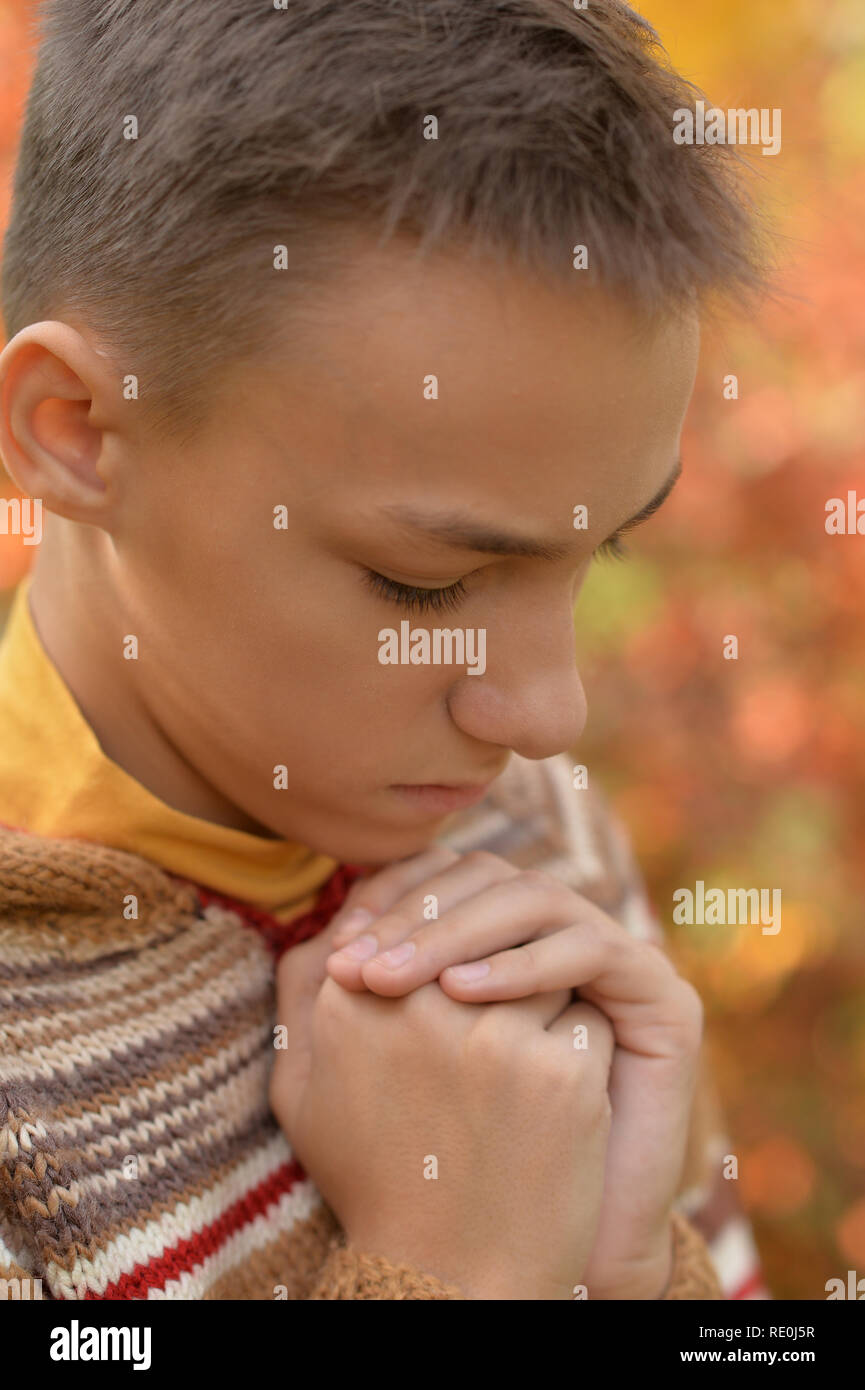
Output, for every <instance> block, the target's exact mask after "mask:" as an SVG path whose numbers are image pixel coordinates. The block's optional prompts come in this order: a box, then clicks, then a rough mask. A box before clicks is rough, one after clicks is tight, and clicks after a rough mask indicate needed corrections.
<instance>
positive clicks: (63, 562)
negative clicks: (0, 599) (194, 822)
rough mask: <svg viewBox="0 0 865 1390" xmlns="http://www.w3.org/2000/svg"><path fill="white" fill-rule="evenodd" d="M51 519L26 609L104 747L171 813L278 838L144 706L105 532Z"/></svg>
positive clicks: (132, 628)
mask: <svg viewBox="0 0 865 1390" xmlns="http://www.w3.org/2000/svg"><path fill="white" fill-rule="evenodd" d="M47 520H48V522H49V523H50V524H48V525H46V527H45V534H44V538H43V541H42V544H41V546H40V547H39V549H38V551H37V554H36V561H35V566H34V571H33V578H32V583H31V589H30V611H31V614H32V617H33V621H34V623H35V626H36V630H37V632H38V634H39V638H40V641H41V642H42V645H43V647H44V648H45V650H46V652H47V653H48V655H49V657H50V658H51V661H52V662H53V664H54V666H55V667H56V668H57V670H58V671H59V673H60V675H61V676H62V678H63V680H64V682H65V684H66V685H67V686H68V688H69V690H70V691H71V692H72V695H73V697H74V699H75V702H76V704H77V705H78V708H79V709H80V711H81V713H82V714H83V716H84V718H85V720H86V721H87V723H88V724H89V726H90V728H91V729H92V730H93V733H94V734H95V736H96V739H97V741H98V743H99V746H100V748H101V749H102V751H103V753H105V755H106V757H108V758H110V760H111V761H112V762H114V763H116V764H117V765H118V766H119V767H121V768H122V769H123V770H124V772H126V773H128V774H129V776H130V777H133V778H134V779H135V780H136V781H137V782H139V783H140V784H141V785H142V786H143V787H146V789H147V790H148V791H150V792H152V793H153V795H154V796H157V797H159V799H160V800H161V801H164V802H165V803H166V805H168V806H171V807H172V808H173V809H174V810H177V811H182V812H184V813H185V814H186V815H190V816H196V817H198V818H199V819H201V820H206V821H211V822H213V823H214V824H216V825H224V826H227V827H229V828H230V829H233V830H243V831H246V832H247V833H249V834H252V835H260V836H263V837H265V838H268V839H277V838H278V836H275V835H274V834H273V832H272V831H271V830H269V829H268V828H267V827H266V826H263V825H261V824H260V823H259V822H257V821H255V820H253V819H252V818H251V817H250V816H248V815H247V814H246V813H245V812H244V811H243V810H242V809H241V808H240V807H238V806H236V805H235V804H234V803H233V802H232V801H231V800H230V799H229V798H227V797H226V796H224V795H223V794H222V793H221V792H220V791H219V790H218V789H217V788H216V787H215V786H214V785H213V784H212V783H211V782H210V781H209V780H208V779H207V778H206V777H205V776H204V775H203V774H202V773H201V772H200V771H199V770H198V769H197V768H195V767H193V766H192V764H191V763H190V762H189V761H188V760H187V759H186V758H185V757H184V756H183V753H182V752H181V751H180V750H179V749H178V748H177V746H176V745H175V744H174V743H173V742H172V740H171V739H170V738H169V736H168V734H167V733H166V731H165V729H164V728H162V727H161V726H160V724H159V722H158V720H157V719H155V718H154V716H153V714H152V711H151V710H150V709H149V707H148V704H147V700H146V698H145V696H144V695H143V693H142V688H141V683H140V682H139V681H138V680H137V679H136V677H137V674H138V669H137V668H138V662H137V661H135V660H125V659H124V656H123V651H124V641H125V639H126V637H127V636H128V635H129V634H130V633H132V632H134V631H135V624H134V621H133V620H132V619H130V617H129V615H128V614H127V613H126V612H125V611H124V607H123V603H122V597H121V589H122V586H120V585H119V584H118V579H117V572H116V555H115V551H114V547H113V543H112V541H111V538H110V537H109V536H107V535H106V534H105V533H104V532H103V531H100V530H98V529H97V528H96V527H87V526H77V525H74V524H72V523H70V522H67V521H65V520H63V519H62V518H58V517H56V516H52V517H50V518H47Z"/></svg>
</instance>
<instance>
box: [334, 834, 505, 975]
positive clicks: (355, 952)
mask: <svg viewBox="0 0 865 1390" xmlns="http://www.w3.org/2000/svg"><path fill="white" fill-rule="evenodd" d="M518 875H519V870H518V869H516V868H514V866H513V865H512V864H509V863H508V862H507V860H504V859H500V858H499V856H498V855H494V854H485V853H482V852H481V853H477V854H466V855H462V856H460V857H458V858H457V860H456V862H454V863H452V864H450V865H449V866H447V867H446V868H444V869H443V870H442V872H441V873H438V874H433V875H432V876H425V877H424V878H422V879H417V880H416V882H415V883H414V884H413V885H412V887H411V889H410V890H409V891H408V892H406V893H405V894H404V895H403V896H402V897H400V898H399V899H397V900H396V901H395V902H394V903H393V905H392V906H391V907H390V908H389V909H388V910H387V911H386V912H384V913H383V914H382V915H381V916H380V917H378V918H377V919H376V920H375V922H374V923H370V924H369V927H368V929H367V930H365V931H363V932H361V933H360V935H359V936H356V937H355V939H354V940H353V941H351V942H350V943H349V944H348V945H347V946H345V947H343V948H341V949H340V951H339V952H338V953H337V954H336V955H334V956H333V957H332V959H330V960H329V961H328V965H327V969H328V973H329V974H330V975H331V976H332V977H333V978H334V979H335V980H337V981H338V983H339V984H341V985H342V986H343V987H344V988H345V989H353V990H357V989H366V988H368V987H372V988H373V989H375V986H374V985H371V984H370V981H367V980H366V978H365V975H364V973H363V970H362V964H363V961H364V959H369V958H370V957H371V956H379V957H380V956H382V955H384V954H385V953H387V952H392V951H394V950H396V949H397V948H399V947H405V945H406V943H407V942H408V941H409V940H410V939H413V938H414V937H415V936H416V935H417V934H418V933H420V932H423V934H424V940H426V939H427V938H428V937H437V936H439V935H440V934H441V933H442V931H444V930H447V928H446V927H444V926H443V922H442V917H443V915H444V914H447V913H448V912H450V911H451V909H452V908H453V907H455V906H456V905H457V904H458V903H462V902H465V901H467V900H469V899H473V898H474V897H475V896H476V895H477V894H478V893H479V892H481V891H482V890H483V889H485V888H486V887H488V886H489V884H490V883H493V882H499V883H501V882H507V881H508V880H510V879H512V878H515V877H518ZM430 900H432V903H433V904H434V906H435V911H436V914H437V916H436V917H435V918H434V919H433V920H432V921H430V922H427V921H426V919H425V917H424V913H425V911H426V910H427V905H428V904H429V902H430ZM362 952H365V954H362ZM394 960H395V957H393V956H391V955H387V956H386V959H385V963H384V965H383V966H382V967H381V969H382V971H387V970H388V967H389V964H390V963H392V962H393V961H394ZM437 974H438V971H435V970H429V971H428V972H427V974H426V976H425V978H424V979H420V978H418V979H417V981H416V984H418V985H419V984H421V983H424V984H427V983H429V982H430V981H432V980H434V979H435V978H436V976H437ZM414 987H415V986H414V985H408V986H407V987H406V988H405V989H402V988H397V989H395V990H389V989H387V988H385V989H382V990H376V992H377V993H383V994H388V993H393V994H405V993H407V992H408V990H409V989H411V988H414Z"/></svg>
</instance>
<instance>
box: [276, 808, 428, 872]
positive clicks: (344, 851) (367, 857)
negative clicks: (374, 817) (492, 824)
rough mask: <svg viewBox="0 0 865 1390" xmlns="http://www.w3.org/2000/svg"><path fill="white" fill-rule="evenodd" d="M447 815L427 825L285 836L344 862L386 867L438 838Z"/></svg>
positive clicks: (406, 857)
mask: <svg viewBox="0 0 865 1390" xmlns="http://www.w3.org/2000/svg"><path fill="white" fill-rule="evenodd" d="M447 820H448V817H447V816H442V817H440V818H439V820H437V821H435V822H432V823H430V824H427V825H425V826H403V827H402V828H401V829H397V828H394V827H390V828H387V827H382V828H381V829H379V830H377V829H375V827H373V826H369V825H367V826H363V827H361V826H351V827H341V828H340V829H339V830H338V831H337V830H334V831H333V833H332V834H330V835H329V834H327V833H326V832H325V833H323V834H315V835H303V834H298V833H294V834H292V833H287V834H286V838H287V839H290V840H296V841H297V842H298V843H299V844H303V845H307V846H308V847H309V848H310V849H313V850H316V851H317V852H318V853H319V854H327V855H330V857H331V858H332V859H338V860H339V862H340V863H341V864H358V865H361V866H363V867H366V868H372V869H374V868H383V867H384V866H385V865H386V864H391V863H393V861H394V860H395V859H408V858H409V857H410V856H411V855H413V854H420V853H421V852H422V851H423V850H425V849H429V848H430V847H431V846H432V845H433V844H434V842H435V838H436V835H437V833H438V831H439V829H440V827H441V825H442V823H443V822H445V821H447Z"/></svg>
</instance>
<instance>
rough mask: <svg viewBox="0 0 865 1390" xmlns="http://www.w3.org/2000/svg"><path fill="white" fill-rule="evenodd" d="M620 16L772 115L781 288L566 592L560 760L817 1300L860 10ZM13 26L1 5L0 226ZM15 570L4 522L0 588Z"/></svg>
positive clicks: (862, 44)
mask: <svg viewBox="0 0 865 1390" xmlns="http://www.w3.org/2000/svg"><path fill="white" fill-rule="evenodd" d="M638 8H640V9H641V10H642V13H644V14H645V15H646V17H647V18H648V19H649V20H650V21H651V22H652V23H653V24H655V26H656V27H657V28H658V31H659V33H660V34H661V36H662V38H663V39H664V42H665V45H666V47H667V49H668V51H669V53H670V56H671V58H672V60H673V62H674V63H675V65H676V66H677V67H678V68H680V69H681V70H682V71H683V72H684V73H685V74H686V75H687V76H688V77H689V78H690V79H691V80H692V81H694V82H695V83H696V84H697V85H698V86H699V87H701V88H702V89H703V90H704V91H705V92H706V94H707V95H708V97H709V99H710V101H712V102H715V103H716V104H718V105H719V106H722V107H724V108H725V109H726V108H729V107H752V106H753V107H757V108H764V107H767V108H770V109H772V108H780V109H781V110H782V113H783V144H782V149H781V152H780V153H779V154H778V155H777V156H774V157H766V156H761V155H760V151H759V148H756V149H754V150H752V151H750V152H749V157H750V159H751V163H752V165H753V166H754V172H755V185H756V191H757V195H758V197H759V198H760V200H761V201H762V202H763V203H764V204H765V206H766V207H767V208H768V209H769V211H770V214H771V216H772V217H773V219H774V221H775V225H776V226H777V228H778V231H779V233H781V234H782V236H781V240H780V243H779V244H780V248H781V251H780V254H781V258H782V271H781V280H782V284H783V289H784V290H785V292H788V297H786V298H785V297H782V298H780V299H779V300H777V301H776V302H772V301H769V302H767V304H766V307H765V310H764V312H763V313H762V314H761V315H760V316H759V318H758V319H757V320H749V321H742V320H740V319H737V318H736V316H735V313H733V314H731V315H730V316H729V317H728V318H727V319H726V320H723V321H721V322H720V323H717V324H715V325H713V326H712V327H711V328H710V330H709V331H708V332H707V334H706V335H705V336H704V342H703V354H702V362H701V369H700V374H699V379H698V384H697V389H696V393H695V397H694V403H693V406H692V409H691V412H690V415H689V420H688V424H687V427H686V430H685V435H684V439H683V458H684V462H685V472H684V477H683V479H682V481H681V482H680V483H679V486H678V488H677V489H676V491H675V493H674V495H673V497H672V499H671V501H670V502H669V503H668V504H667V506H666V507H665V508H664V510H663V513H662V514H661V515H660V516H659V517H658V518H657V520H656V521H654V522H653V523H652V524H651V526H649V527H648V528H646V529H645V530H643V531H641V532H640V534H639V538H638V539H637V538H635V539H634V540H633V542H632V543H631V548H630V556H629V558H628V560H627V561H626V562H625V563H623V564H620V563H617V562H610V563H602V564H599V565H598V567H597V568H596V569H595V571H594V573H593V575H592V576H591V578H590V580H589V582H588V584H587V586H586V589H585V591H584V597H583V599H582V601H581V604H580V607H579V609H578V613H577V636H578V645H579V649H580V659H581V671H582V675H583V681H584V684H585V686H586V689H587V694H588V700H589V725H588V729H587V732H586V736H585V740H584V743H583V745H582V746H581V749H580V758H581V760H582V761H584V762H585V763H587V765H588V766H589V768H590V776H597V777H598V778H599V780H600V781H601V782H603V784H604V785H605V786H606V788H607V790H608V791H609V793H610V795H611V797H612V799H613V801H614V803H615V804H616V805H617V807H618V809H619V811H620V812H621V814H622V815H623V817H624V819H625V820H626V822H627V824H628V825H629V827H630V829H631V832H632V834H633V837H634V841H635V845H636V849H637V852H638V854H639V856H640V858H641V861H642V864H643V866H644V868H645V871H646V875H647V878H648V881H649V885H650V889H651V891H652V895H653V898H654V901H655V904H656V906H657V909H658V913H659V915H660V917H661V920H662V921H663V922H664V924H665V927H666V928H667V929H668V931H669V932H670V934H671V937H672V939H673V941H674V942H675V949H676V952H677V958H678V959H679V961H680V963H681V966H682V968H683V970H684V971H685V973H687V974H688V975H689V977H690V978H691V979H693V980H694V982H695V983H696V984H697V986H698V987H699V989H700V991H701V993H702V995H703V998H704V999H705V1001H706V1004H707V1016H708V1026H707V1048H708V1049H709V1052H710V1056H711V1059H712V1062H713V1065H714V1068H715V1072H716V1076H717V1078H718V1083H719V1088H720V1091H721V1094H722V1096H723V1100H724V1103H725V1107H726V1112H727V1118H728V1121H729V1130H730V1133H731V1135H732V1137H733V1150H734V1151H735V1152H736V1153H737V1154H738V1156H739V1173H740V1176H739V1186H740V1196H741V1200H742V1202H743V1204H744V1205H745V1207H746V1209H747V1210H748V1212H749V1214H750V1216H751V1219H752V1221H753V1225H754V1230H755V1234H756V1237H757V1241H758V1244H759V1247H760V1253H761V1256H762V1259H763V1264H764V1269H765V1273H766V1278H767V1282H768V1284H769V1286H770V1288H771V1289H772V1291H773V1293H774V1295H775V1297H777V1298H794V1299H795V1298H800V1299H801V1298H806V1299H808V1298H811V1299H813V1298H825V1292H824V1284H825V1281H826V1280H827V1279H829V1278H830V1277H835V1276H841V1277H846V1271H847V1270H848V1268H852V1269H856V1270H857V1271H858V1274H859V1276H860V1277H861V1276H862V1275H865V1105H863V1083H865V975H863V960H865V935H863V932H862V929H861V924H862V917H863V912H862V906H861V904H862V902H863V896H865V855H863V852H862V849H863V844H865V795H863V782H865V738H863V708H865V643H863V623H862V613H863V610H865V564H863V555H865V537H863V536H858V535H829V534H827V532H826V529H825V520H826V503H827V501H828V500H829V499H830V498H833V497H840V498H846V496H847V493H848V491H849V490H856V489H857V487H858V489H859V493H860V495H861V496H863V497H865V475H863V470H862V464H863V440H865V292H863V286H865V231H863V229H865V7H863V5H862V4H861V0H823V3H821V4H820V5H819V6H818V5H815V4H813V3H811V0H808V2H807V3H806V2H805V0H785V3H784V4H783V5H779V3H778V0H703V3H702V4H701V5H699V6H685V5H683V4H682V3H681V0H643V3H642V5H641V6H639V7H638ZM32 14H33V6H32V4H31V3H29V0H0V227H2V226H3V225H5V220H6V215H7V211H8V201H9V179H10V177H11V172H12V168H13V164H14V155H15V145H16V140H17V135H18V129H19V124H20V116H21V109H22V103H23V100H24V98H25V96H26V91H27V87H28V83H29V77H30V69H31V61H32V55H31V47H30V45H31V39H30V35H29V28H28V20H29V18H30V17H31V16H32ZM731 374H732V375H735V376H736V377H737V379H738V398H737V399H727V398H725V394H724V381H725V378H727V377H729V376H730V375H731ZM4 490H5V495H7V496H13V495H15V490H14V488H13V487H12V485H11V483H9V482H8V481H6V480H4ZM31 559H32V550H31V549H29V548H25V547H24V546H23V545H21V544H20V541H19V540H18V538H15V537H5V536H3V537H0V591H3V590H5V591H6V594H7V596H8V591H9V589H10V588H11V586H13V585H14V584H15V583H16V582H17V580H18V579H19V578H20V577H21V575H22V574H23V573H24V571H25V569H26V568H27V566H28V564H29V563H30V561H31ZM0 602H2V600H0ZM729 635H734V636H736V637H737V639H738V659H737V660H727V659H725V658H724V655H723V650H724V641H725V638H726V637H728V636H729ZM698 879H702V880H703V881H704V882H705V883H706V885H707V887H709V886H717V887H728V886H729V887H742V888H750V887H768V888H780V889H781V890H782V901H783V908H782V926H781V930H780V932H778V933H777V934H776V935H764V934H763V933H762V932H761V930H760V927H759V925H755V926H749V925H745V926H680V927H675V926H673V921H672V907H673V901H672V894H673V892H674V890H675V889H676V888H678V887H688V886H690V887H693V885H694V883H695V882H696V880H698Z"/></svg>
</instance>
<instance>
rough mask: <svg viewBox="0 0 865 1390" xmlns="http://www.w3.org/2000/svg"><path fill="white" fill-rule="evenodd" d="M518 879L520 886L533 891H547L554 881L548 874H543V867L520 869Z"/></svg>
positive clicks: (553, 884)
mask: <svg viewBox="0 0 865 1390" xmlns="http://www.w3.org/2000/svg"><path fill="white" fill-rule="evenodd" d="M519 881H520V887H522V888H527V889H529V891H530V892H534V893H541V892H542V893H548V892H549V891H550V889H551V888H552V887H554V886H555V882H556V881H555V879H552V878H550V876H549V874H545V873H544V871H543V869H521V870H520V875H519Z"/></svg>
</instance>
